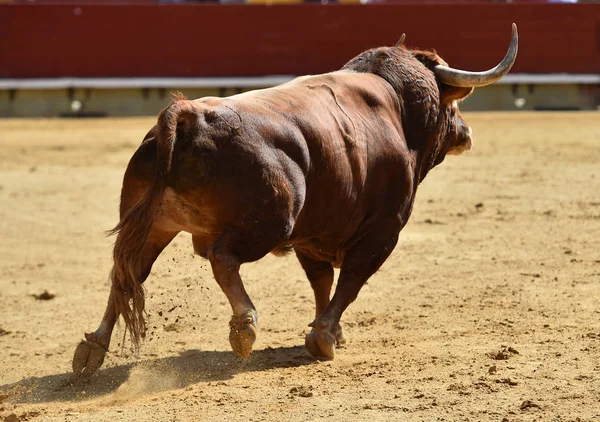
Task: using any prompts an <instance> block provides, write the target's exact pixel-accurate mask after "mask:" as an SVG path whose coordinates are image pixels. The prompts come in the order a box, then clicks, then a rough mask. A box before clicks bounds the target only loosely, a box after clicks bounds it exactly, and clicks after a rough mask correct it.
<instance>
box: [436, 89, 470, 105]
mask: <svg viewBox="0 0 600 422" xmlns="http://www.w3.org/2000/svg"><path fill="white" fill-rule="evenodd" d="M472 92H473V88H461V87H458V86H450V85H446V84H444V85H443V87H442V92H441V96H442V103H444V104H451V103H452V102H453V101H461V100H464V99H465V98H467V97H468V96H469V95H471V93H472Z"/></svg>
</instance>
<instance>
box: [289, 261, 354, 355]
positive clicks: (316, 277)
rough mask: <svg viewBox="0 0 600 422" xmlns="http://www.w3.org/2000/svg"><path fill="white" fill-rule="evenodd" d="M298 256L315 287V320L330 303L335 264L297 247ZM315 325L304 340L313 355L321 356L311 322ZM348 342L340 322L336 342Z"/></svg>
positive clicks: (337, 343) (338, 343)
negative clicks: (314, 256) (305, 252)
mask: <svg viewBox="0 0 600 422" xmlns="http://www.w3.org/2000/svg"><path fill="white" fill-rule="evenodd" d="M296 256H297V257H298V261H300V265H302V268H303V269H304V272H305V273H306V277H307V278H308V281H310V285H311V287H312V289H313V293H314V295H315V321H316V320H317V319H318V318H319V317H320V316H321V314H322V313H323V311H324V310H325V308H327V305H329V298H330V295H331V286H332V285H333V277H334V272H333V266H332V265H331V263H329V262H325V261H316V260H314V259H312V258H311V257H309V256H307V255H305V254H304V253H302V252H301V251H300V250H298V249H296ZM309 326H310V327H313V328H312V330H311V332H310V333H308V334H307V335H306V338H305V340H304V342H305V345H306V348H307V349H308V351H309V352H310V354H311V355H313V356H321V351H320V349H319V346H318V344H317V337H316V335H315V328H314V327H315V322H314V321H313V322H312V323H311V324H309ZM345 343H346V339H345V338H344V332H343V331H342V327H341V326H340V324H339V323H338V324H337V327H336V328H335V344H336V346H341V345H343V344H345Z"/></svg>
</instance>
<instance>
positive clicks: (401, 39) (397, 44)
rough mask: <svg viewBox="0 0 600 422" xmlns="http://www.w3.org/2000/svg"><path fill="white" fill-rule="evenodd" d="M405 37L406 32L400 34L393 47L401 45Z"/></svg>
mask: <svg viewBox="0 0 600 422" xmlns="http://www.w3.org/2000/svg"><path fill="white" fill-rule="evenodd" d="M405 39H406V34H402V35H401V36H400V39H399V40H398V42H397V43H396V45H395V46H394V47H401V46H402V44H404V40H405Z"/></svg>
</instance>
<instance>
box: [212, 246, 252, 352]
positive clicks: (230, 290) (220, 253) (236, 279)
mask: <svg viewBox="0 0 600 422" xmlns="http://www.w3.org/2000/svg"><path fill="white" fill-rule="evenodd" d="M208 259H209V260H210V264H211V267H212V270H213V274H214V276H215V280H217V283H218V284H219V286H220V287H221V290H223V293H225V296H227V299H228V300H229V304H230V305H231V310H232V311H233V316H232V317H231V320H230V321H229V330H230V331H229V343H230V344H231V349H232V350H233V353H235V354H236V355H237V356H239V357H242V358H247V357H248V356H250V353H252V345H253V344H254V341H255V340H256V335H257V332H258V329H257V323H258V314H257V313H256V309H255V308H254V304H253V303H252V300H250V297H249V296H248V293H246V289H245V288H244V284H243V282H242V278H241V277H240V273H239V270H240V265H241V264H242V262H241V261H240V259H239V257H238V256H237V255H236V254H234V253H232V251H231V250H230V249H229V248H228V247H227V246H225V245H222V243H221V242H215V244H213V246H212V247H211V248H210V249H209V251H208Z"/></svg>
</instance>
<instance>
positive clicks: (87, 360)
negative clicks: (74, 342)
mask: <svg viewBox="0 0 600 422" xmlns="http://www.w3.org/2000/svg"><path fill="white" fill-rule="evenodd" d="M85 338H86V339H85V340H82V341H81V343H79V345H78V346H77V348H76V349H75V355H73V363H72V366H73V373H74V374H75V375H83V376H90V375H92V374H93V373H94V372H96V370H97V369H98V368H100V366H102V363H103V362H104V356H105V355H106V352H107V350H106V349H105V348H104V347H102V346H101V345H100V344H99V343H98V342H97V341H96V336H95V335H94V334H93V333H92V334H88V333H86V335H85Z"/></svg>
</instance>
